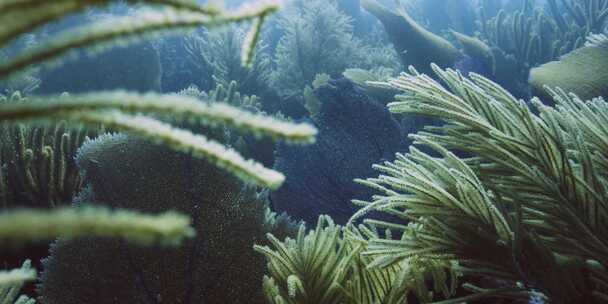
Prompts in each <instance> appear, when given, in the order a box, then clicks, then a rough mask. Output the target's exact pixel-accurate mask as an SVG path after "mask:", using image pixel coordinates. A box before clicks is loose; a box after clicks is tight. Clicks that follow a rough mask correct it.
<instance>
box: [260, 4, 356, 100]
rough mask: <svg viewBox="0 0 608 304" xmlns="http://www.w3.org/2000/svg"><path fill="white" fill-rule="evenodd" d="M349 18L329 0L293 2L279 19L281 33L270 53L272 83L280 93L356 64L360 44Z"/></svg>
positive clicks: (299, 91) (294, 91)
mask: <svg viewBox="0 0 608 304" xmlns="http://www.w3.org/2000/svg"><path fill="white" fill-rule="evenodd" d="M351 22H352V20H351V19H350V18H349V17H348V16H346V15H344V14H343V13H341V12H340V11H339V10H338V8H337V7H336V5H335V4H334V3H331V2H330V3H328V2H327V1H321V0H313V1H302V3H301V4H300V5H293V6H292V7H291V9H290V10H289V11H287V12H285V13H284V14H283V15H282V16H281V18H280V20H279V29H280V30H281V31H283V32H284V34H283V36H282V37H281V39H280V40H279V43H278V45H277V48H276V52H275V55H274V62H275V65H276V69H275V70H274V71H273V72H272V75H271V81H272V84H273V87H276V88H278V90H279V93H280V94H281V95H282V96H291V95H300V94H302V90H303V89H304V87H305V86H306V85H308V84H310V83H311V82H312V81H313V80H314V77H315V76H316V75H317V74H320V73H326V74H329V75H339V74H340V73H341V72H342V71H343V70H344V69H346V68H348V67H351V65H356V64H358V62H359V60H360V59H361V52H360V49H361V48H362V46H361V42H360V41H359V40H358V39H357V38H355V37H354V36H353V28H352V23H351Z"/></svg>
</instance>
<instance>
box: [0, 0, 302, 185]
mask: <svg viewBox="0 0 608 304" xmlns="http://www.w3.org/2000/svg"><path fill="white" fill-rule="evenodd" d="M37 2H38V1H32V2H30V1H26V2H21V1H9V2H7V3H4V4H3V6H2V8H3V11H2V14H0V17H2V18H4V19H5V20H6V21H7V24H8V25H10V26H7V27H5V28H3V29H2V32H0V46H5V45H6V44H7V43H8V42H10V41H11V40H13V39H15V38H17V37H19V35H21V34H22V33H24V32H27V31H31V30H34V29H36V28H38V27H39V26H41V25H43V24H45V23H48V22H50V21H52V20H56V19H60V18H61V17H64V16H66V15H68V14H70V13H73V12H76V11H80V10H82V9H85V8H87V7H90V6H96V5H107V4H109V2H110V1H85V2H80V1H69V2H62V3H61V4H57V5H56V6H53V5H52V4H48V5H34V4H35V3H37ZM141 2H142V3H148V1H141ZM151 4H154V5H158V6H161V7H162V8H163V9H162V10H143V11H141V12H140V13H139V15H135V16H127V17H116V18H110V19H108V20H104V21H101V22H98V23H93V24H92V25H90V26H84V27H82V28H81V29H78V30H70V29H68V30H66V33H63V34H58V37H56V39H54V40H52V41H51V42H47V43H42V44H41V45H40V46H39V47H37V48H34V49H32V50H31V51H27V52H24V53H23V54H21V55H18V56H16V57H15V58H11V59H9V60H7V61H6V62H3V63H0V77H7V76H10V75H11V74H14V73H16V72H18V71H22V70H24V69H26V68H28V67H31V66H32V65H34V64H36V63H40V62H46V61H48V60H50V59H53V58H57V57H58V56H60V55H62V54H64V53H66V52H67V51H69V50H71V49H74V48H77V47H83V46H90V45H100V44H103V43H107V42H110V41H113V40H115V39H117V38H129V37H138V36H142V35H144V34H152V33H155V32H159V31H166V30H170V29H179V28H181V29H183V28H192V27H197V26H204V25H209V26H213V25H220V24H226V23H231V22H241V21H247V20H251V21H253V24H252V30H251V31H250V32H249V33H248V34H247V37H246V38H245V40H244V41H245V45H244V46H243V49H242V53H241V54H242V55H243V56H242V58H243V62H244V63H245V64H250V63H251V61H252V58H253V54H254V52H255V50H254V49H255V44H256V42H257V40H258V38H259V31H260V26H261V24H262V22H263V21H264V19H265V18H266V16H267V15H268V14H270V13H272V12H273V11H275V10H276V9H277V6H276V5H272V4H271V5H262V6H255V7H254V6H247V7H245V8H244V9H243V10H241V11H238V12H236V13H226V12H223V11H220V10H218V9H216V8H214V7H212V6H199V5H197V4H194V3H192V2H190V1H174V0H166V1H152V2H151ZM49 99H50V98H48V97H42V98H39V99H38V101H33V102H29V103H27V104H20V105H19V106H15V105H7V106H4V107H2V109H0V112H2V115H1V116H2V117H1V118H2V119H3V120H11V121H15V120H23V119H48V118H53V119H62V118H69V119H72V120H77V121H80V122H84V123H88V124H91V123H94V124H98V123H101V124H104V125H107V126H108V127H111V128H113V129H115V130H124V131H130V132H134V133H137V134H139V135H141V136H144V137H146V138H149V139H153V140H156V141H157V142H160V143H164V144H167V145H169V146H171V147H173V148H175V149H176V150H180V151H192V152H193V154H194V155H198V156H199V157H204V158H208V159H211V160H213V161H214V162H215V163H216V164H217V165H219V166H221V167H223V168H226V169H228V170H231V171H233V172H234V173H236V174H237V175H238V176H240V177H242V178H244V179H249V180H250V181H252V182H256V183H258V184H260V185H265V186H269V187H278V186H279V185H280V184H281V182H282V180H283V177H282V175H281V174H279V173H277V172H274V171H272V170H268V169H266V168H264V167H263V166H261V165H259V164H257V163H255V162H252V161H247V160H245V159H243V158H242V157H241V156H240V155H239V154H238V153H236V152H234V151H233V150H229V149H226V148H225V147H224V146H222V145H220V144H218V143H216V142H213V141H209V140H208V139H207V138H205V137H204V136H202V135H195V134H192V133H191V132H189V131H185V130H181V129H176V128H174V127H173V126H170V125H168V124H164V123H161V122H159V121H156V120H154V119H151V118H149V117H144V116H133V115H131V114H132V112H140V111H142V110H143V112H146V110H145V109H146V108H147V109H148V110H150V109H151V108H150V106H152V104H153V103H155V102H154V100H156V104H157V105H159V104H160V103H162V102H161V100H162V99H165V101H171V102H173V104H172V105H171V106H170V107H166V105H165V108H166V109H176V108H179V107H180V106H179V104H180V102H179V101H177V99H178V98H176V97H173V98H168V97H166V96H165V97H163V96H154V95H147V96H143V95H137V94H133V93H120V92H113V93H97V94H95V93H93V94H88V95H84V96H70V97H68V98H64V99H62V100H59V101H56V102H49ZM168 99H170V100H168ZM127 100H130V102H126V101H127ZM127 103H129V104H130V106H126V104H127ZM95 104H96V105H95ZM102 104H103V105H102ZM181 104H182V106H184V105H185V104H184V103H183V102H181ZM195 104H196V103H192V102H190V105H191V106H193V105H195ZM199 104H200V105H199V106H203V107H204V105H202V103H199ZM133 106H135V107H133ZM125 107H126V108H125ZM129 107H131V110H127V108H129ZM152 107H154V106H152ZM186 108H187V107H182V108H181V109H182V110H183V111H182V114H186V116H190V115H191V114H194V113H192V112H191V110H193V109H194V108H192V107H189V108H190V109H186ZM215 108H216V110H219V111H214V112H215V113H214V114H212V113H210V112H209V113H208V114H210V115H209V116H207V117H208V118H210V117H211V116H214V115H216V118H219V116H223V118H220V121H224V122H225V123H228V124H233V125H235V126H236V125H241V126H242V127H243V128H249V127H251V126H252V125H250V123H254V121H257V122H258V123H261V124H260V125H258V126H262V125H265V126H270V128H267V127H262V129H266V130H270V129H273V128H274V127H278V125H274V126H273V124H272V123H271V124H270V125H269V124H268V123H270V120H266V121H265V122H262V121H261V120H259V119H260V118H261V117H260V116H256V115H249V114H247V113H244V112H242V111H238V110H237V109H234V108H232V107H229V106H226V105H220V104H217V105H216V106H215ZM109 109H120V110H122V111H123V112H124V111H125V110H127V112H129V111H131V114H125V113H123V112H100V111H99V110H109ZM201 109H202V108H201ZM208 109H210V108H208ZM84 110H87V112H83V111H84ZM205 111H206V110H203V112H205ZM170 112H172V113H173V114H177V112H174V111H170ZM200 114H202V112H198V114H195V116H199V118H202V116H200ZM217 115H219V116H217ZM203 116H206V115H203ZM212 120H215V119H212ZM216 122H219V121H216ZM242 123H244V124H242ZM247 125H249V127H248V126H247ZM284 126H285V127H288V126H289V124H285V125H284ZM288 128H289V127H288ZM254 129H255V128H254ZM292 130H295V129H292ZM258 131H262V130H261V129H258ZM275 131H278V130H275ZM301 131H304V129H302V130H301ZM264 132H265V131H262V133H264ZM281 132H282V131H279V133H281ZM297 132H299V131H297ZM308 132H312V133H309V134H308V135H305V134H304V133H302V134H301V135H304V136H305V137H308V139H311V138H312V136H314V129H312V128H308V130H307V131H305V133H308ZM256 133H257V132H256ZM271 133H275V132H271ZM275 134H278V133H275ZM294 139H295V138H294Z"/></svg>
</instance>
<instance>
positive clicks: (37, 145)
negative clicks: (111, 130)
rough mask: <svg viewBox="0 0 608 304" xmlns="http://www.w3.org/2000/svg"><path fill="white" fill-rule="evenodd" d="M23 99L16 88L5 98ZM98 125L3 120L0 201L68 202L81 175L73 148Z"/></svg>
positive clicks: (18, 204) (13, 204) (41, 204)
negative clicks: (24, 122)
mask: <svg viewBox="0 0 608 304" xmlns="http://www.w3.org/2000/svg"><path fill="white" fill-rule="evenodd" d="M4 102H10V103H18V102H27V97H23V96H22V95H21V94H20V93H19V92H15V93H13V94H12V95H11V96H10V97H9V98H8V99H7V100H6V101H4ZM98 132H101V129H100V128H93V129H92V128H88V129H87V128H84V127H82V126H80V127H76V128H74V127H72V128H68V125H67V122H66V121H60V122H57V123H54V124H47V125H46V126H45V125H35V124H18V125H11V124H8V123H4V124H3V125H2V128H1V129H0V165H1V169H0V172H1V174H0V200H1V201H0V204H1V206H2V208H10V207H26V206H29V207H43V208H48V207H55V206H59V205H62V204H66V203H69V202H71V200H72V197H73V196H74V195H75V194H76V193H78V192H79V191H80V187H81V185H82V179H81V178H80V175H79V174H78V170H77V169H76V164H75V162H74V156H75V155H76V150H77V149H78V147H80V145H81V144H82V143H83V142H84V140H85V139H86V138H87V137H90V138H93V137H95V136H96V135H97V133H98Z"/></svg>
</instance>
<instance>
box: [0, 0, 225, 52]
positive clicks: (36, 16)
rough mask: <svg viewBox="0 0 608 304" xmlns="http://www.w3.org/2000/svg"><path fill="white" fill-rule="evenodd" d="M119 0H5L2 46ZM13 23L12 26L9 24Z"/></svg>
mask: <svg viewBox="0 0 608 304" xmlns="http://www.w3.org/2000/svg"><path fill="white" fill-rule="evenodd" d="M116 2H117V1H116V0H61V1H52V2H51V1H44V0H26V1H15V0H10V1H3V2H2V3H0V18H1V19H2V20H4V21H7V22H6V25H7V26H5V27H3V28H2V29H0V46H4V45H6V44H8V43H9V42H11V41H12V40H14V39H15V38H16V37H18V36H19V35H21V34H24V33H26V32H31V31H33V30H36V29H37V28H39V27H40V26H43V25H44V24H48V23H50V22H53V21H56V20H59V19H61V18H63V17H66V16H68V15H71V14H75V13H78V12H82V11H84V10H86V9H88V8H91V7H103V6H108V5H110V4H112V3H116ZM129 2H130V3H132V4H138V3H139V4H152V5H157V6H165V7H171V8H174V9H180V10H188V11H193V12H197V13H200V14H204V15H209V16H216V15H219V14H221V13H223V12H222V11H220V10H219V9H218V8H217V7H214V6H212V5H209V6H201V5H198V4H196V2H195V1H189V0H133V1H129ZM9 21H10V22H9ZM9 24H10V26H8V25H9Z"/></svg>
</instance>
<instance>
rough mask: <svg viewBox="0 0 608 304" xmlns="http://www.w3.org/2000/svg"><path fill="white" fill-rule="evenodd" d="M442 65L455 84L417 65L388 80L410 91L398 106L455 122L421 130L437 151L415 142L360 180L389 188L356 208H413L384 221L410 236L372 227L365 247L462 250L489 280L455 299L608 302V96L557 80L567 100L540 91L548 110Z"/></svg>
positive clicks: (423, 253)
mask: <svg viewBox="0 0 608 304" xmlns="http://www.w3.org/2000/svg"><path fill="white" fill-rule="evenodd" d="M433 70H434V71H435V73H436V74H437V76H438V77H439V78H440V79H441V81H442V83H444V84H445V87H444V86H442V85H441V84H440V83H439V82H437V81H435V80H432V79H431V78H430V77H428V76H426V75H424V74H419V73H417V72H416V71H415V70H413V69H412V70H410V73H409V74H403V75H402V76H400V77H399V78H397V79H393V80H390V81H389V82H388V83H387V85H389V86H391V87H393V88H395V89H399V90H402V91H403V92H404V93H407V94H403V95H398V96H397V101H395V102H393V103H390V104H389V105H388V106H389V109H390V110H391V112H394V113H416V114H423V115H429V116H433V117H437V118H441V119H443V120H445V121H446V122H447V125H445V126H443V127H430V128H428V130H427V131H424V132H420V133H418V134H417V135H413V138H414V139H415V141H416V143H417V144H423V145H427V146H429V147H431V148H433V149H434V150H435V151H436V152H437V153H438V154H437V155H434V156H431V155H429V154H426V153H423V152H421V151H420V150H418V149H417V148H415V147H412V148H410V153H408V154H398V155H397V159H396V160H395V161H394V162H385V163H384V164H381V165H376V166H375V168H376V169H377V170H378V171H380V176H379V177H377V178H371V179H367V180H359V182H361V183H363V184H365V185H368V186H370V187H372V188H374V189H376V190H377V191H379V194H378V195H376V196H374V197H373V200H372V201H369V202H365V201H356V204H357V205H359V206H361V207H362V209H361V210H360V211H359V212H358V214H356V215H355V217H354V218H357V217H359V216H363V215H364V214H366V213H367V212H368V211H370V210H377V211H381V212H386V213H389V214H391V215H394V216H398V217H401V218H402V220H401V221H394V222H390V221H389V222H386V221H384V222H383V221H373V222H372V224H373V225H374V226H378V227H390V228H391V229H395V230H398V231H401V232H402V235H403V236H402V237H401V239H400V240H396V241H393V242H385V241H383V240H381V239H373V238H372V239H370V241H369V243H368V248H367V251H365V252H364V254H366V255H369V256H372V257H374V261H375V262H373V263H374V264H376V265H392V264H394V263H397V262H399V261H402V260H403V259H406V258H408V257H413V256H418V257H426V258H431V259H435V260H444V261H452V262H456V264H454V266H452V269H454V270H457V271H459V272H462V273H463V274H464V275H465V278H466V277H470V276H481V277H484V278H486V280H485V281H486V283H485V284H486V285H484V286H475V285H473V284H465V287H466V288H467V289H469V290H471V291H472V292H473V294H472V295H470V296H466V297H464V298H462V299H454V302H456V301H464V300H466V301H472V300H475V299H480V298H486V297H508V298H514V299H517V298H520V299H527V298H529V297H531V296H539V295H540V297H547V298H549V299H550V301H552V302H555V303H572V302H584V303H601V302H602V301H605V300H606V295H607V293H606V292H607V290H606V289H605V286H606V277H607V276H606V268H605V267H606V265H607V264H606V263H608V261H606V259H605V257H606V253H607V249H606V248H607V247H606V246H605V244H606V242H607V240H606V238H605V236H606V235H607V234H606V230H607V229H608V226H606V222H607V221H606V217H607V216H608V212H606V210H607V209H606V206H607V204H608V197H607V196H606V193H608V192H607V190H608V184H607V183H606V180H607V179H606V177H607V176H606V174H605V172H606V171H605V170H604V168H606V166H607V165H608V157H607V156H606V151H608V150H607V149H606V147H608V145H607V142H606V138H608V136H607V135H608V134H606V131H605V129H604V128H603V127H602V126H603V125H606V124H607V123H608V121H606V117H608V115H607V114H608V107H607V106H606V105H607V104H606V103H605V101H604V100H602V99H594V100H591V101H587V102H584V101H583V100H581V99H579V98H578V97H576V96H575V95H571V94H567V93H564V92H563V91H561V90H559V89H557V90H552V91H551V93H552V95H553V96H554V99H555V101H556V104H557V106H556V108H550V107H547V106H544V105H542V104H541V103H540V102H539V101H538V100H533V101H532V103H533V104H534V106H535V107H536V110H538V111H539V112H540V114H538V115H536V114H533V112H532V110H531V109H530V108H529V107H528V105H527V104H526V103H525V102H523V101H521V100H516V99H515V98H514V97H513V96H512V95H511V94H509V93H508V92H507V91H505V90H504V89H502V88H501V87H500V86H498V85H497V84H495V83H493V82H491V81H489V80H488V79H486V78H484V77H482V76H479V75H476V74H471V75H470V78H465V77H463V76H462V75H460V74H459V73H458V72H455V71H452V70H447V71H444V70H441V69H440V68H438V67H437V66H433ZM452 151H460V152H461V153H462V152H465V153H466V155H468V156H467V157H464V158H459V157H457V156H456V155H455V154H454V153H453V152H452ZM367 222H368V223H369V221H367ZM407 222H409V224H407V225H406V223H407ZM480 248H483V249H480ZM492 282H493V283H492Z"/></svg>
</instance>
